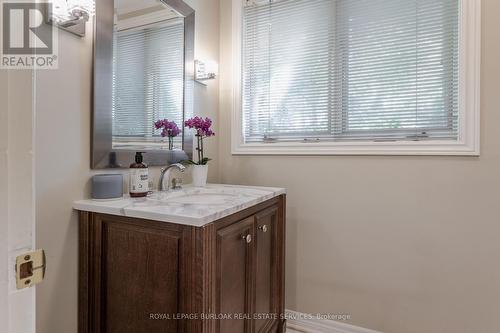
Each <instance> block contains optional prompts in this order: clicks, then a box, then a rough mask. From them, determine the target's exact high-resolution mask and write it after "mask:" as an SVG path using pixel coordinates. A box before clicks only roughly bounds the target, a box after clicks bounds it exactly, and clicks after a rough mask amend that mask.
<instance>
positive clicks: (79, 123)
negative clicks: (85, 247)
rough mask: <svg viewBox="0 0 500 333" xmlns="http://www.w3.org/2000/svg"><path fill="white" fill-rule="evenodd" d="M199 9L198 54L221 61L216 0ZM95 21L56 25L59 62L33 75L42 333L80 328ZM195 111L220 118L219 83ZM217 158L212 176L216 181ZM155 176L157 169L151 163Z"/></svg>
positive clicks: (199, 89)
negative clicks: (73, 27)
mask: <svg viewBox="0 0 500 333" xmlns="http://www.w3.org/2000/svg"><path fill="white" fill-rule="evenodd" d="M186 2H188V3H189V4H190V5H192V7H193V8H194V9H195V10H196V11H197V17H196V25H197V29H196V50H195V54H196V56H197V57H199V58H205V59H213V60H215V61H217V60H218V52H219V27H218V24H217V22H218V17H219V9H218V0H190V1H186ZM91 32H92V28H91V27H90V26H88V27H87V37H85V38H78V37H76V36H73V35H71V34H69V33H67V32H64V31H59V69H58V70H45V71H43V70H40V71H38V72H37V76H36V84H35V88H36V134H35V135H36V147H35V152H36V162H35V163H36V171H35V172H36V173H35V177H36V206H37V209H36V222H37V246H38V247H41V248H44V249H45V250H46V253H47V259H48V269H47V275H46V280H45V281H44V282H43V284H41V285H39V286H38V288H37V333H76V331H77V326H76V325H77V260H78V258H77V241H78V235H77V216H76V213H75V212H74V211H73V210H72V208H71V204H72V202H73V201H74V200H77V199H82V198H86V197H88V196H89V185H88V184H89V180H90V177H91V175H92V174H93V173H95V172H92V171H91V170H90V168H89V165H90V112H91V96H90V94H91V70H92V67H91V66H92V44H91V42H92V41H91V40H92V38H91ZM195 94H196V95H195V113H196V114H200V115H206V116H210V117H213V118H215V121H216V123H217V113H218V82H217V81H214V82H210V83H209V85H208V86H207V87H204V86H200V85H197V86H196V87H195ZM207 149H208V153H209V154H210V156H211V157H213V158H214V159H215V161H214V162H215V163H213V164H211V167H210V169H211V170H210V175H209V180H210V181H212V182H214V181H216V180H217V161H218V158H217V152H218V147H217V143H216V141H213V142H210V143H209V144H208V147H207ZM152 173H153V176H154V178H155V179H158V168H155V169H154V170H153V172H152Z"/></svg>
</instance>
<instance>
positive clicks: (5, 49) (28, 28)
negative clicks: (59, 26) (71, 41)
mask: <svg viewBox="0 0 500 333" xmlns="http://www.w3.org/2000/svg"><path fill="white" fill-rule="evenodd" d="M51 7H52V3H48V2H43V3H40V2H19V1H3V3H2V15H1V18H2V24H1V26H2V33H1V36H2V43H1V45H2V51H1V64H0V67H1V68H9V69H31V68H37V69H39V68H42V69H43V68H45V69H56V68H57V54H56V51H57V31H56V29H55V28H54V27H53V26H52V25H51V24H47V23H46V22H48V21H49V20H48V19H47V15H48V14H49V13H51V12H52V8H51Z"/></svg>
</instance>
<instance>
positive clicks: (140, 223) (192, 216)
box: [74, 185, 285, 333]
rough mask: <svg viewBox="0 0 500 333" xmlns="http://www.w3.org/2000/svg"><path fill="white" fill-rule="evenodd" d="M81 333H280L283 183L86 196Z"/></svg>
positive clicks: (81, 204) (83, 206)
mask: <svg viewBox="0 0 500 333" xmlns="http://www.w3.org/2000/svg"><path fill="white" fill-rule="evenodd" d="M74 208H75V209H77V210H78V211H79V215H80V221H79V270H80V272H79V328H78V329H79V333H126V332H133V333H141V332H144V333H146V332H148V333H149V332H155V333H160V332H165V333H167V332H168V333H171V332H207V333H208V332H214V333H215V332H221V333H239V332H241V333H243V332H246V333H250V332H251V333H254V332H255V333H259V332H284V331H285V320H284V316H283V314H284V283H285V281H284V269H285V267H284V259H285V190H284V189H279V188H267V187H245V186H231V185H209V186H207V187H206V188H194V187H191V188H189V187H187V188H185V189H182V190H178V191H171V192H162V193H153V194H152V195H150V196H148V197H147V198H142V199H132V198H123V199H120V200H115V201H94V200H81V201H77V202H75V203H74Z"/></svg>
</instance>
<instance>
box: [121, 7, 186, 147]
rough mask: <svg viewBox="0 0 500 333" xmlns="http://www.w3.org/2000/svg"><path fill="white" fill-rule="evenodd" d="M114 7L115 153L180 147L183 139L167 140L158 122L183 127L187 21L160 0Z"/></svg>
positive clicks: (177, 137)
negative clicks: (152, 147) (170, 122)
mask: <svg viewBox="0 0 500 333" xmlns="http://www.w3.org/2000/svg"><path fill="white" fill-rule="evenodd" d="M114 9H115V10H114V34H113V89H112V136H113V149H131V148H140V147H142V146H148V147H151V146H157V147H158V148H159V149H169V148H170V149H181V147H182V138H181V135H178V136H176V137H175V138H171V140H169V138H168V136H166V137H163V136H162V128H159V129H158V128H156V127H155V122H157V121H158V120H163V119H168V120H169V121H173V122H175V123H176V124H177V125H178V127H179V128H180V129H182V122H183V108H184V18H183V17H182V16H180V15H179V14H178V13H177V12H176V11H174V10H173V9H171V8H169V7H168V6H167V5H165V4H164V3H163V2H161V1H160V0H141V1H137V0H115V8H114ZM165 134H166V133H165V131H163V135H165ZM169 141H170V145H169Z"/></svg>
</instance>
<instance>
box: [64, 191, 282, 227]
mask: <svg viewBox="0 0 500 333" xmlns="http://www.w3.org/2000/svg"><path fill="white" fill-rule="evenodd" d="M285 193H286V191H285V189H283V188H275V187H261V186H240V185H220V184H209V185H207V186H206V187H204V188H198V187H191V186H185V187H184V188H183V189H181V190H176V191H170V192H154V193H152V194H150V195H148V196H147V197H145V198H130V197H129V196H124V197H123V198H121V199H115V200H93V199H88V200H79V201H75V202H74V203H73V208H74V209H76V210H81V211H88V212H96V213H104V214H110V215H119V216H128V217H135V218H142V219H148V220H156V221H163V222H170V223H178V224H185V225H193V226H197V227H201V226H204V225H205V224H209V223H211V222H213V221H216V220H219V219H221V218H223V217H226V216H228V215H231V214H234V213H237V212H239V211H241V210H243V209H246V208H249V207H252V206H254V205H256V204H258V203H261V202H263V201H266V200H269V199H271V198H274V197H276V196H279V195H281V194H285Z"/></svg>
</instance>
